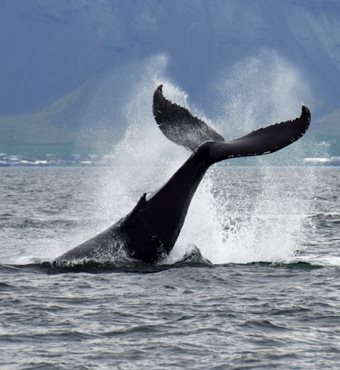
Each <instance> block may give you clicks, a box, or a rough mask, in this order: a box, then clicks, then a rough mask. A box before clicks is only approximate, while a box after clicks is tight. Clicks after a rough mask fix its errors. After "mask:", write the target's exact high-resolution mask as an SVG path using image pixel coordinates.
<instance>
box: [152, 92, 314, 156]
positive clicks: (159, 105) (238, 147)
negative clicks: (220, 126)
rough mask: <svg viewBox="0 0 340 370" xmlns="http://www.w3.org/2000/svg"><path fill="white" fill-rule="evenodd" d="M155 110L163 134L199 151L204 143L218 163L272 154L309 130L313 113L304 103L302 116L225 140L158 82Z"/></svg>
mask: <svg viewBox="0 0 340 370" xmlns="http://www.w3.org/2000/svg"><path fill="white" fill-rule="evenodd" d="M153 114H154V117H155V120H156V122H157V124H158V126H159V128H160V129H161V131H162V132H163V134H164V135H165V136H166V137H167V138H168V139H170V140H171V141H173V142H174V143H176V144H178V145H182V146H184V147H185V148H187V149H189V150H192V151H196V149H198V148H199V147H200V146H202V144H204V143H206V142H209V143H207V144H206V145H205V150H204V152H205V153H208V157H209V160H210V161H211V162H212V163H216V162H219V161H222V160H224V159H228V158H235V157H246V156H255V155H262V154H269V153H273V152H276V151H277V150H280V149H282V148H284V147H286V146H288V145H290V144H292V143H293V142H295V141H296V140H298V139H300V138H301V137H302V136H303V135H304V134H305V132H306V131H307V129H308V127H309V124H310V120H311V114H310V111H309V109H308V108H307V107H305V106H302V112H301V115H300V117H298V118H296V119H294V120H290V121H285V122H281V123H276V124H274V125H271V126H267V127H264V128H260V129H258V130H255V131H252V132H251V133H249V134H247V135H245V136H242V137H240V138H238V139H235V140H232V141H229V142H225V140H224V138H223V136H221V135H220V134H218V133H217V132H216V131H215V130H214V129H212V128H211V127H209V126H208V125H207V124H206V123H205V122H203V121H202V120H201V119H199V118H197V117H195V116H193V115H192V114H191V113H190V112H189V111H188V110H187V109H186V108H183V107H181V106H179V105H177V104H174V103H172V102H171V101H169V100H167V99H166V98H165V97H164V96H163V93H162V85H160V86H158V87H157V89H156V90H155V92H154V97H153Z"/></svg>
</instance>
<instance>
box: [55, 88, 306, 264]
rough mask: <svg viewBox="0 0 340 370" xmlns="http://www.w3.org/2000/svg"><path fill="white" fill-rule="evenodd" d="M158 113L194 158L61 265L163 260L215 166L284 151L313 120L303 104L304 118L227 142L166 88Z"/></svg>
mask: <svg viewBox="0 0 340 370" xmlns="http://www.w3.org/2000/svg"><path fill="white" fill-rule="evenodd" d="M153 114H154V117H155V120H156V123H157V124H158V126H159V128H160V130H161V131H162V132H163V134H164V135H165V136H166V137H167V138H168V139H170V140H171V141H173V142H175V143H176V144H179V145H182V146H184V147H186V148H187V149H189V150H191V151H193V153H192V155H191V156H190V157H189V158H188V159H187V160H186V161H185V163H184V164H183V165H182V166H181V167H180V168H179V169H178V170H177V171H176V172H175V173H174V175H173V176H172V177H171V178H170V179H169V180H168V181H167V182H166V183H165V184H164V185H163V186H162V187H161V188H160V189H159V190H158V191H157V192H156V193H154V194H153V195H152V196H151V197H150V198H148V199H147V197H146V194H143V195H142V197H141V198H140V199H139V201H138V202H137V204H136V206H135V207H134V209H133V210H132V211H131V212H130V213H129V214H128V215H126V216H125V217H123V218H121V219H120V220H119V221H118V222H116V223H115V224H114V225H112V226H111V227H109V228H108V229H107V230H105V231H103V232H101V233H100V234H98V235H96V236H94V237H93V238H91V239H90V240H87V241H85V242H84V243H82V244H80V245H79V246H77V247H75V248H73V249H71V250H70V251H68V252H66V253H64V254H63V255H61V256H59V257H58V258H56V260H55V262H54V263H55V264H56V265H58V266H63V265H64V264H69V263H77V262H79V261H82V260H84V259H85V260H86V261H105V260H106V259H108V260H109V259H112V258H113V257H114V256H116V255H117V253H119V252H120V251H123V252H124V253H126V254H127V256H128V257H129V258H132V259H135V260H138V261H141V262H145V263H156V262H158V261H160V260H161V259H163V258H164V257H165V256H167V255H168V254H169V253H170V252H171V250H172V248H173V247H174V245H175V242H176V240H177V238H178V235H179V233H180V231H181V228H182V226H183V223H184V220H185V217H186V215H187V212H188V208H189V205H190V202H191V200H192V197H193V196H194V194H195V192H196V190H197V188H198V186H199V184H200V182H201V180H202V178H203V176H204V174H205V173H206V171H207V170H208V168H209V167H210V166H211V165H213V164H214V163H217V162H220V161H223V160H226V159H230V158H236V157H245V156H256V155H263V154H269V153H273V152H275V151H277V150H280V149H282V148H284V147H286V146H288V145H290V144H292V143H293V142H295V141H296V140H298V139H300V138H301V137H302V136H303V135H304V133H305V132H306V131H307V129H308V127H309V124H310V120H311V115H310V111H309V109H308V108H307V107H305V106H303V107H302V112H301V116H300V117H298V118H296V119H294V120H291V121H286V122H281V123H277V124H274V125H271V126H267V127H265V128H260V129H258V130H255V131H253V132H251V133H249V134H247V135H245V136H242V137H240V138H238V139H236V140H232V141H227V142H226V141H225V139H224V138H223V136H221V135H220V134H219V133H217V132H216V131H215V130H213V129H212V128H211V127H209V126H208V125H207V124H206V123H205V122H203V121H202V120H200V119H199V118H197V117H194V116H193V115H192V114H191V113H190V112H189V111H188V110H187V109H186V108H183V107H181V106H179V105H177V104H174V103H172V102H170V101H169V100H167V99H166V98H165V97H164V96H163V92H162V85H160V86H158V88H157V89H156V90H155V92H154V96H153Z"/></svg>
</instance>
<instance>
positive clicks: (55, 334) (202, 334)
mask: <svg viewBox="0 0 340 370" xmlns="http://www.w3.org/2000/svg"><path fill="white" fill-rule="evenodd" d="M177 165H178V164H177V163H174V164H173V165H169V166H168V170H167V171H165V170H164V166H159V167H153V168H148V167H147V166H145V164H144V166H145V167H143V165H140V166H137V167H136V168H130V167H128V166H127V165H126V166H123V165H122V166H120V167H117V168H95V167H93V168H48V167H46V168H1V169H0V302H1V303H0V368H1V369H6V370H7V369H44V370H45V369H46V370H47V369H146V368H149V369H338V368H339V366H340V198H339V196H340V168H337V167H304V166H297V167H294V166H282V167H271V166H261V165H259V166H256V167H247V166H241V167H234V166H227V167H215V168H213V169H211V170H210V172H209V173H208V175H207V177H206V179H205V180H204V182H203V183H202V184H201V186H200V188H199V190H198V193H197V195H196V196H195V198H194V201H193V203H192V205H191V207H190V210H189V214H188V218H187V221H186V223H185V225H184V228H183V231H182V233H181V235H180V238H179V240H178V242H177V244H176V246H175V248H174V250H173V252H172V253H171V255H170V256H169V257H168V258H167V259H166V260H164V261H162V263H160V264H158V265H154V266H147V265H140V264H136V263H134V262H133V261H130V262H129V261H126V260H125V261H124V260H122V261H118V260H117V261H116V262H115V263H113V264H111V265H110V266H106V268H100V266H99V267H98V266H97V267H95V268H93V269H89V270H85V271H67V272H65V271H64V272H62V271H54V270H51V269H50V268H49V263H48V262H51V261H53V259H54V258H55V257H57V256H58V255H60V254H62V253H64V252H65V251H67V250H69V249H71V248H72V247H74V246H76V245H77V244H79V243H81V242H82V241H84V240H86V239H87V238H90V237H91V236H93V235H95V234H96V233H97V232H100V231H102V230H103V229H104V228H105V227H107V226H109V225H110V224H112V223H113V222H115V221H117V220H118V219H119V218H120V217H122V216H124V214H125V213H126V212H128V211H129V209H131V207H133V205H134V204H135V202H136V201H137V200H138V199H139V197H140V196H141V194H142V193H143V192H145V191H147V192H151V191H153V190H155V189H157V187H158V186H160V185H161V183H162V182H163V181H164V180H165V179H166V178H167V177H168V176H169V174H170V173H172V172H173V170H174V168H176V166H177Z"/></svg>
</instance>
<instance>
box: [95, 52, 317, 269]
mask: <svg viewBox="0 0 340 370" xmlns="http://www.w3.org/2000/svg"><path fill="white" fill-rule="evenodd" d="M166 65H167V59H166V57H165V56H163V55H160V56H156V57H154V58H152V59H151V60H149V61H147V62H146V63H145V64H144V67H143V68H144V69H143V73H142V74H141V77H140V78H139V82H138V83H137V84H135V86H134V88H133V92H132V93H131V94H130V95H129V97H128V99H127V102H126V104H125V106H124V108H123V111H122V112H123V114H122V116H123V117H124V122H123V123H124V124H125V125H126V127H128V128H127V131H126V133H125V136H124V137H123V139H122V140H121V141H120V142H119V143H118V144H117V145H116V146H115V147H114V148H113V152H112V158H113V161H114V166H113V167H112V168H111V171H110V176H109V178H108V177H107V176H104V177H103V178H102V187H101V191H100V192H99V197H98V204H99V203H101V204H105V211H104V212H105V217H104V218H105V219H106V220H112V217H113V215H115V216H116V217H117V218H119V217H118V215H119V216H123V215H124V214H126V213H127V212H129V211H130V210H131V208H132V207H133V206H134V205H135V203H136V201H137V200H138V198H139V197H140V196H141V195H142V194H143V193H144V192H149V193H150V192H153V191H155V190H156V189H157V188H158V187H160V186H161V185H162V184H163V183H164V182H165V181H166V180H167V179H168V178H169V177H170V176H171V175H172V174H173V173H174V171H175V170H176V169H177V168H178V167H179V166H180V165H181V164H182V163H183V162H184V160H185V159H186V158H187V157H188V155H189V153H188V152H186V151H185V150H183V149H181V148H179V147H177V146H175V145H174V144H172V143H171V142H169V141H168V140H167V139H166V138H165V137H164V136H163V135H161V133H160V131H159V129H158V127H157V125H155V123H154V119H153V116H152V110H151V101H152V93H153V91H154V88H155V87H156V86H157V85H158V84H159V83H162V84H163V85H164V93H165V96H167V97H169V98H170V99H171V100H173V101H175V102H177V103H178V104H181V105H183V106H188V97H187V95H186V94H185V93H184V92H183V91H182V90H181V89H180V88H179V87H178V86H176V85H175V84H174V83H173V82H171V81H170V80H169V79H168V78H167V77H166ZM220 80H221V79H220ZM216 89H217V91H218V92H219V93H220V95H221V97H223V101H224V102H225V103H224V104H220V105H217V107H216V112H217V114H216V116H217V119H216V118H215V119H216V126H218V130H219V131H220V132H222V133H223V134H224V135H225V137H227V138H229V137H230V138H235V137H237V136H240V135H242V134H245V133H247V132H249V131H251V130H253V129H255V128H257V127H259V126H263V125H264V124H268V123H272V122H277V121H278V120H279V121H282V120H287V119H290V118H292V117H294V116H298V115H299V114H300V106H301V105H302V104H307V103H308V99H311V97H310V93H309V89H308V86H307V84H306V83H305V82H304V80H303V77H302V75H301V74H300V73H299V71H297V70H296V69H295V68H294V67H293V66H291V65H290V64H289V63H288V62H287V61H285V60H283V59H282V58H280V57H279V56H278V55H277V54H275V53H268V52H265V53H262V54H260V55H259V56H257V57H252V58H248V59H246V60H244V61H242V62H240V63H239V64H238V65H236V66H235V67H234V68H233V70H232V71H231V73H230V74H229V75H227V76H226V77H225V78H224V81H223V82H222V83H219V85H217V87H216ZM221 99H222V98H221ZM194 112H195V114H199V115H200V116H201V117H202V113H201V112H199V111H197V110H196V109H194ZM226 123H227V124H226ZM305 145H306V144H305V143H301V142H299V143H297V144H294V145H293V146H292V147H289V148H288V149H286V150H285V151H282V152H280V153H278V154H274V155H272V156H269V157H268V158H263V157H258V158H256V159H255V158H251V159H250V160H249V161H250V162H249V163H252V164H254V163H257V164H258V165H260V166H256V167H239V168H235V167H230V166H227V167H215V169H211V170H209V172H208V174H207V176H206V177H205V179H204V180H203V182H202V184H201V186H200V187H199V190H198V192H197V194H196V195H195V197H194V199H193V202H192V204H191V206H190V209H189V213H188V217H187V220H186V222H185V224H184V227H183V229H182V232H181V234H180V237H179V239H178V241H177V243H176V245H175V248H174V250H173V252H172V253H171V255H170V256H169V258H168V262H170V263H171V262H175V261H177V260H179V259H181V258H182V257H183V256H184V255H185V253H187V252H188V250H190V249H191V248H192V246H193V245H196V246H198V248H199V249H200V250H201V251H202V254H203V257H205V258H207V259H209V260H210V261H212V262H213V263H229V262H235V263H247V262H253V261H282V260H287V259H290V258H292V256H294V252H295V251H296V250H297V249H299V248H301V245H302V244H303V239H304V237H305V235H304V223H305V221H306V214H307V213H308V210H309V208H310V206H311V203H310V202H309V201H308V200H307V199H305V198H304V196H303V194H304V191H306V187H307V188H308V191H313V184H314V183H315V179H314V177H313V173H312V171H308V170H306V169H303V170H300V169H296V168H293V167H292V166H293V165H295V164H297V163H298V162H297V158H298V159H299V160H300V159H302V158H303V153H304V151H305ZM272 163H275V164H281V165H285V166H286V167H279V168H278V167H273V166H270V164H272ZM226 164H227V163H226ZM228 164H230V163H228ZM287 166H289V167H287ZM301 187H302V188H301ZM102 211H103V208H102ZM102 211H101V212H102Z"/></svg>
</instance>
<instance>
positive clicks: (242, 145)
mask: <svg viewBox="0 0 340 370" xmlns="http://www.w3.org/2000/svg"><path fill="white" fill-rule="evenodd" d="M310 121H311V114H310V111H309V109H308V108H307V107H305V106H303V107H302V112H301V116H300V117H299V118H296V119H294V120H291V121H286V122H281V123H277V124H274V125H271V126H267V127H264V128H260V129H258V130H255V131H253V132H251V133H250V134H248V135H245V136H242V137H240V138H238V139H236V140H233V141H229V142H227V143H216V142H214V143H209V144H210V145H209V158H210V160H211V161H212V162H213V163H216V162H219V161H222V160H224V159H228V158H235V157H247V156H254V155H261V154H269V153H274V152H276V151H277V150H280V149H282V148H284V147H286V146H288V145H290V144H292V143H294V142H295V141H297V140H299V139H300V138H301V137H302V136H303V135H304V134H305V132H306V131H307V129H308V127H309V124H310Z"/></svg>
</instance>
